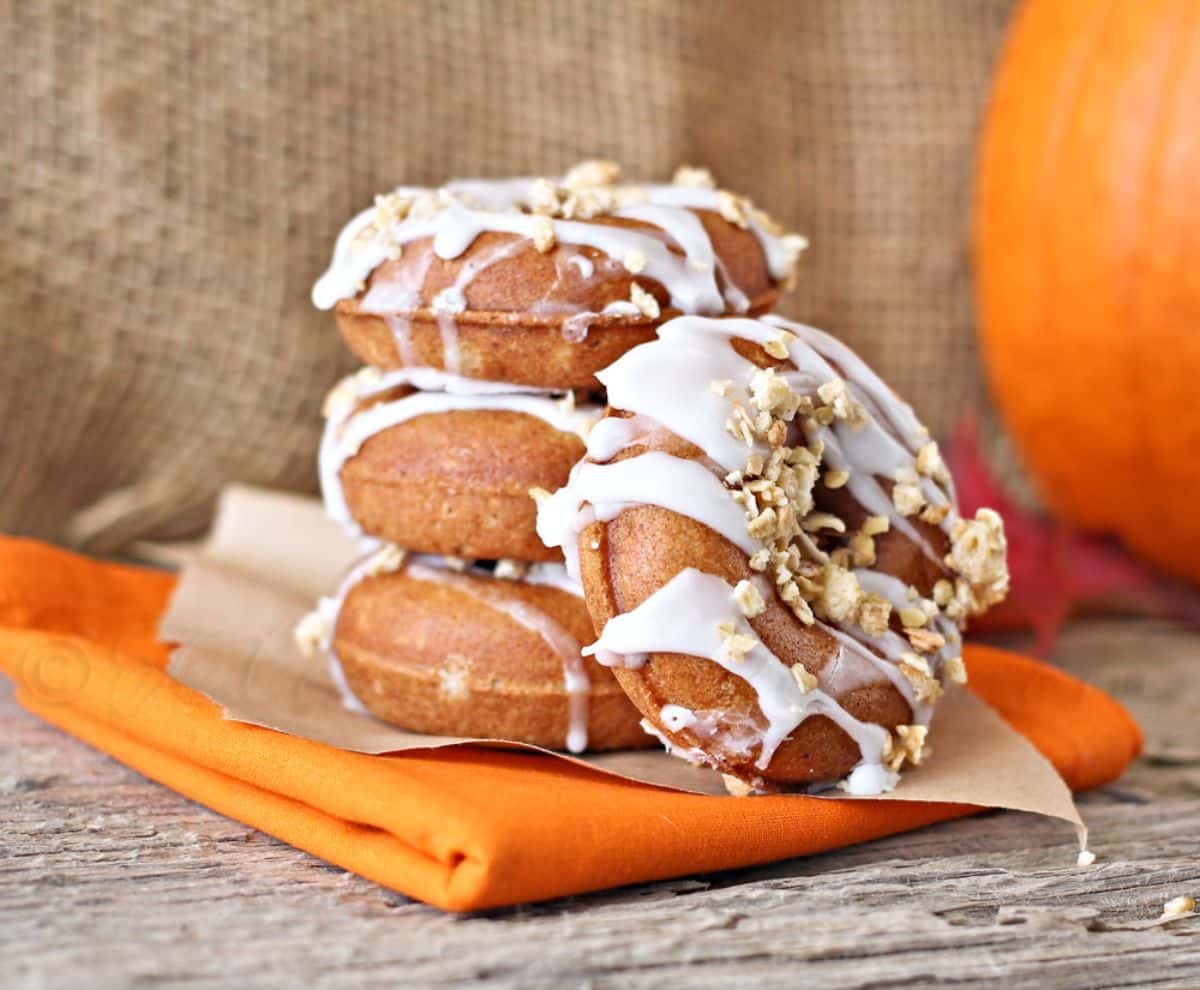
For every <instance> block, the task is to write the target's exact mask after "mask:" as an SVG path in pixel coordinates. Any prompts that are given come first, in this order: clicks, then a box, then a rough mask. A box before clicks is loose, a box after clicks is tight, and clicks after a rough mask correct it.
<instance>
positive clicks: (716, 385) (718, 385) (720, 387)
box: [708, 378, 733, 398]
mask: <svg viewBox="0 0 1200 990" xmlns="http://www.w3.org/2000/svg"><path fill="white" fill-rule="evenodd" d="M708 389H709V391H710V392H712V394H713V395H719V396H721V398H726V397H727V396H728V395H729V393H730V392H731V391H732V390H733V382H731V381H730V380H729V379H728V378H723V379H721V380H720V381H711V382H709V383H708Z"/></svg>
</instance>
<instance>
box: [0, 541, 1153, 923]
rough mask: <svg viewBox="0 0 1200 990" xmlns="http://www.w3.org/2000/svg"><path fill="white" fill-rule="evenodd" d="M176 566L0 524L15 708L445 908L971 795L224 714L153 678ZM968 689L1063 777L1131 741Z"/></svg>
mask: <svg viewBox="0 0 1200 990" xmlns="http://www.w3.org/2000/svg"><path fill="white" fill-rule="evenodd" d="M174 583H175V582H174V578H173V577H172V576H170V575H168V574H164V573H161V572H157V571H150V570H142V569H139V568H134V567H125V566H121V565H116V564H108V563H101V562H98V561H94V560H89V559H87V558H84V557H79V556H76V555H74V554H70V553H66V552H64V551H61V550H57V549H54V548H52V547H48V546H45V545H43V544H39V543H36V542H32V541H27V540H16V539H5V538H0V669H2V670H3V671H5V672H6V673H7V674H8V675H9V676H10V677H12V678H13V680H14V681H15V682H16V685H17V699H18V701H19V702H20V703H21V704H22V705H23V706H24V707H25V708H27V709H28V710H29V711H31V712H34V713H35V714H37V715H39V716H41V717H42V718H44V719H46V721H48V722H52V723H54V724H55V725H57V726H60V727H61V728H63V729H65V730H66V731H67V732H70V733H71V734H72V735H75V736H78V737H79V738H81V739H83V740H85V741H87V742H89V743H91V744H92V745H93V746H95V747H97V748H98V749H101V750H103V751H104V752H106V753H109V754H110V755H112V756H114V757H116V758H117V759H118V760H120V761H121V762H123V763H126V764H128V765H129V766H131V767H133V768H135V769H137V770H139V771H141V772H142V773H144V774H146V776H148V777H151V778H153V779H154V780H157V781H160V782H161V783H164V784H166V785H167V786H169V787H171V788H174V789H175V790H177V791H179V792H180V793H181V794H185V795H187V796H188V797H190V798H192V799H194V800H196V801H199V802H201V803H202V804H205V805H207V806H208V807H210V808H212V809H214V810H216V811H218V812H220V813H221V814H224V815H228V816H229V817H231V818H235V819H237V820H239V821H242V822H245V823H246V824H248V825H251V826H253V827H255V828H257V829H260V830H262V831H263V832H267V833H269V834H271V835H274V836H277V837H278V838H280V839H282V840H283V841H285V842H288V843H291V844H292V845H294V846H297V847H299V848H301V849H305V850H307V851H308V852H310V853H312V854H313V855H315V856H319V857H321V858H322V859H325V860H328V861H329V862H331V863H336V864H337V865H339V866H342V867H345V868H346V869H348V870H353V871H354V872H355V873H359V874H362V875H363V876H365V877H368V878H370V879H371V880H374V881H377V882H378V883H381V884H384V885H385V886H388V887H392V888H394V889H396V890H399V891H401V892H403V893H405V894H408V895H410V896H412V897H416V898H420V899H421V900H424V901H428V902H430V903H432V904H436V905H439V906H440V907H443V908H447V909H451V910H472V909H476V908H486V907H495V906H499V905H505V904H516V903H521V902H526V901H535V900H540V899H544V898H548V897H555V896H560V895H563V894H571V893H579V892H582V891H587V890H596V889H599V888H603V887H612V886H617V885H619V884H625V883H632V882H637V881H646V880H652V879H657V878H662V877H669V876H677V875H681V874H688V873H697V872H705V871H712V870H721V869H728V868H731V867H737V866H747V865H751V864H754V863H763V862H767V861H769V860H775V859H782V858H785V857H789V856H798V855H803V854H806V853H813V852H820V851H822V850H826V849H832V848H835V847H838V846H845V845H849V844H851V843H855V842H862V841H865V840H868V839H873V838H877V837H879V836H883V835H890V834H892V833H895V832H901V831H905V830H907V829H913V828H917V827H919V826H922V825H927V824H929V823H931V822H937V821H942V820H945V819H949V818H955V817H958V816H961V815H966V814H970V813H971V812H972V811H974V810H977V809H974V808H972V807H970V806H966V805H950V804H931V803H914V802H900V801H863V800H831V799H827V798H807V797H798V796H780V797H761V798H753V799H744V800H736V799H733V798H715V797H704V796H700V795H694V794H683V793H679V792H676V791H669V790H665V789H661V788H657V787H652V786H649V785H645V784H638V783H634V782H631V781H627V780H623V779H619V778H616V777H613V776H610V775H607V774H604V773H600V772H598V771H594V770H589V769H587V768H586V767H581V766H579V765H577V764H574V763H569V762H567V761H565V760H560V759H557V758H555V757H551V756H541V755H536V754H525V753H517V752H511V751H500V750H491V749H483V748H478V747H458V748H451V749H441V750H437V751H416V752H407V753H402V754H396V755H391V756H367V755H363V754H359V753H351V752H347V751H344V750H338V749H333V748H331V747H329V746H324V745H321V744H319V743H314V742H310V741H308V740H305V739H300V738H297V737H295V736H288V735H284V734H282V733H279V732H274V731H272V730H270V729H262V728H257V727H255V726H251V725H246V724H243V723H238V722H231V721H227V720H226V719H224V718H222V716H221V713H220V711H219V709H218V708H217V706H216V705H215V704H213V703H212V702H210V701H209V700H208V699H206V698H204V697H203V696H202V695H200V694H197V693H196V692H194V691H192V690H190V689H188V688H185V687H183V686H182V685H180V684H178V683H176V682H175V681H173V680H172V679H171V678H170V677H168V676H167V675H166V673H165V668H166V663H167V659H168V654H169V649H168V647H166V646H165V645H163V644H161V643H159V642H158V641H157V639H156V636H155V630H156V628H157V625H158V620H159V616H160V615H161V613H162V611H163V609H164V608H165V606H166V604H167V600H168V598H169V597H170V594H171V590H172V588H173V587H174ZM969 649H970V654H969V665H970V670H971V688H972V690H974V691H975V692H977V693H978V694H979V695H980V696H982V697H983V698H984V699H985V700H987V701H988V702H989V703H990V704H991V705H992V706H993V707H994V708H996V710H997V711H999V713H1000V714H1001V715H1002V716H1003V717H1004V718H1005V719H1007V720H1008V721H1009V722H1010V723H1011V724H1012V725H1013V726H1014V727H1015V728H1016V729H1017V730H1019V731H1020V732H1021V733H1023V734H1024V735H1025V736H1027V737H1028V738H1029V739H1030V740H1031V741H1032V742H1033V743H1034V744H1035V745H1036V746H1037V747H1038V748H1039V749H1040V750H1041V751H1042V753H1043V754H1044V755H1045V756H1046V757H1047V758H1049V759H1050V760H1051V761H1052V762H1053V763H1054V765H1055V766H1056V767H1057V768H1058V770H1059V772H1060V773H1062V775H1063V776H1064V778H1065V779H1066V781H1067V782H1068V784H1070V786H1071V787H1072V788H1073V789H1075V790H1083V789H1086V788H1089V787H1096V786H1099V785H1101V784H1105V783H1107V782H1109V781H1111V780H1113V779H1115V778H1116V777H1118V776H1119V775H1120V774H1121V772H1122V771H1123V770H1124V769H1125V767H1126V766H1127V765H1128V764H1129V762H1130V760H1132V759H1133V758H1134V756H1136V755H1137V752H1138V750H1139V748H1140V746H1141V737H1140V734H1139V732H1138V729H1137V726H1136V725H1135V723H1134V722H1133V720H1132V718H1131V717H1130V716H1129V715H1128V713H1126V712H1125V710H1124V709H1123V708H1121V706H1120V705H1118V704H1117V703H1116V702H1115V701H1113V700H1112V699H1111V698H1109V697H1108V696H1107V695H1105V694H1103V693H1102V692H1100V691H1098V690H1096V689H1095V688H1092V687H1089V686H1088V685H1086V684H1083V683H1082V682H1080V681H1077V680H1075V679H1074V678H1071V677H1068V676H1067V675H1066V674H1063V673H1061V672H1060V671H1057V670H1055V669H1053V668H1051V667H1047V666H1045V665H1043V664H1040V663H1037V662H1035V661H1033V660H1029V659H1026V658H1024V657H1020V656H1017V655H1015V654H1012V653H1007V652H1005V651H1002V650H996V649H989V648H986V647H981V646H975V647H970V648H969Z"/></svg>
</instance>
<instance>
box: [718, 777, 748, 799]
mask: <svg viewBox="0 0 1200 990" xmlns="http://www.w3.org/2000/svg"><path fill="white" fill-rule="evenodd" d="M721 781H722V783H724V784H725V790H726V791H727V792H728V793H729V795H730V796H731V797H749V796H750V795H751V794H753V793H754V788H753V787H751V786H750V785H749V784H747V783H746V782H745V781H744V780H742V779H741V778H740V777H735V776H733V775H732V774H728V773H723V774H721Z"/></svg>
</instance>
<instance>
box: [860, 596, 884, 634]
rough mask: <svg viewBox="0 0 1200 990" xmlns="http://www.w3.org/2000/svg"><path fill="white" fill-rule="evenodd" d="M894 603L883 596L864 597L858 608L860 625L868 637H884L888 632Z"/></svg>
mask: <svg viewBox="0 0 1200 990" xmlns="http://www.w3.org/2000/svg"><path fill="white" fill-rule="evenodd" d="M891 616H892V603H891V602H889V601H888V600H887V599H886V598H884V597H883V596H882V595H876V594H873V593H872V594H867V595H863V599H862V602H861V603H860V604H859V606H858V624H859V625H860V626H861V627H862V630H863V632H865V633H866V634H867V635H868V636H882V635H883V634H884V633H886V632H887V631H888V622H889V620H890V619H891Z"/></svg>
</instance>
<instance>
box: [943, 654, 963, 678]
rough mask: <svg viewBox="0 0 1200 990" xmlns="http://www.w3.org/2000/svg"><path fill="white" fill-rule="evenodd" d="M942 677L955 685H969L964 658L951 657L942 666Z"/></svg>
mask: <svg viewBox="0 0 1200 990" xmlns="http://www.w3.org/2000/svg"><path fill="white" fill-rule="evenodd" d="M942 675H943V676H944V677H945V678H946V680H948V681H950V682H951V683H954V684H966V683H967V665H966V664H965V663H963V658H962V657H950V658H949V659H947V660H946V661H945V662H944V663H943V664H942Z"/></svg>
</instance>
